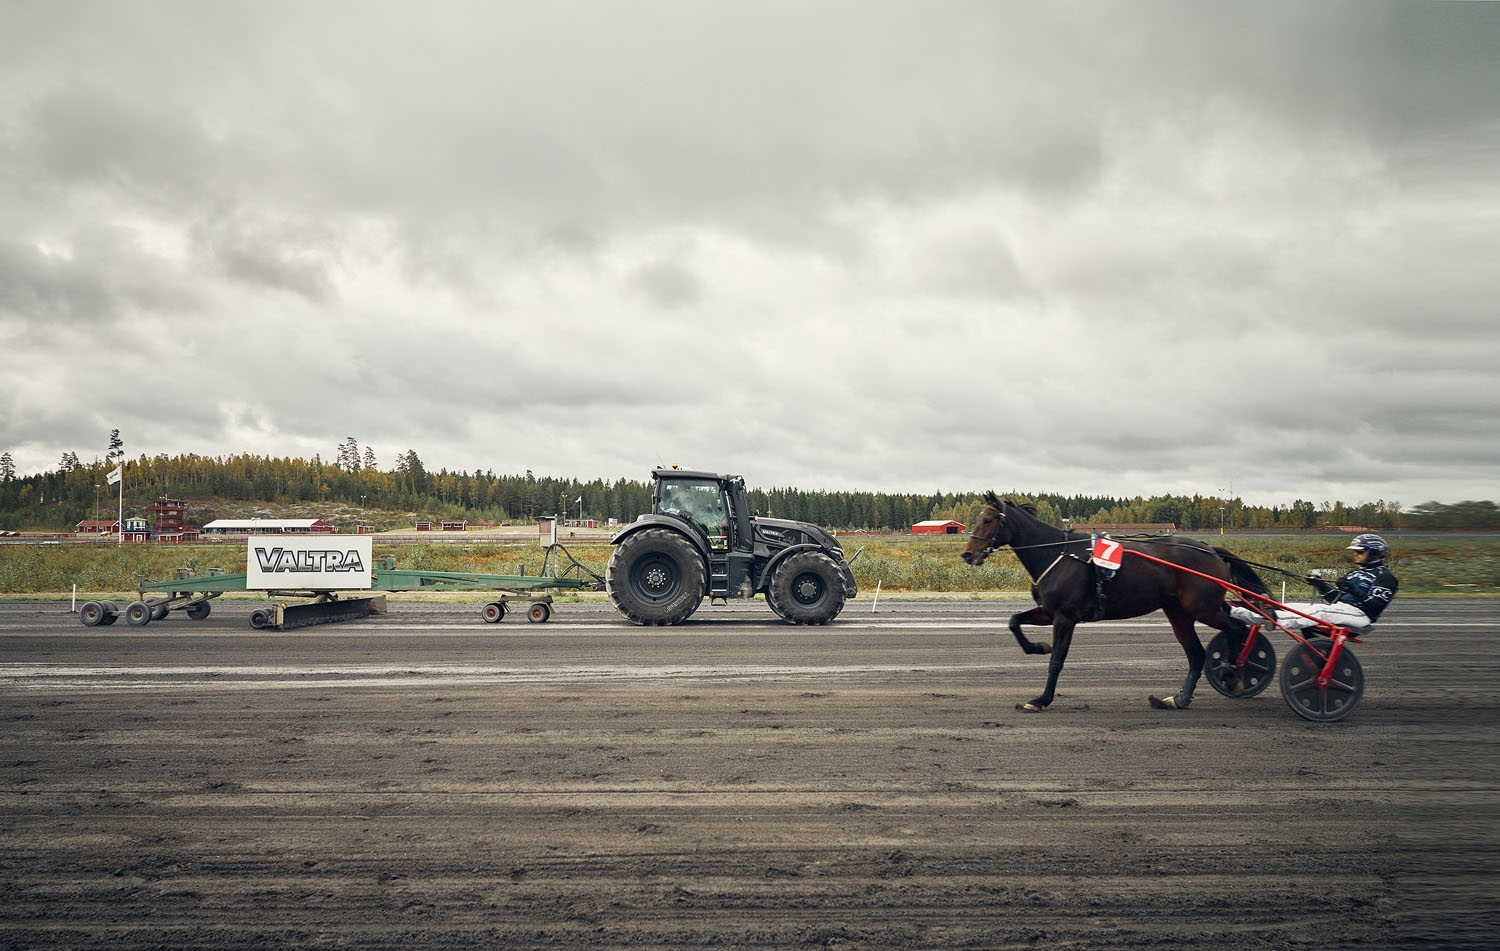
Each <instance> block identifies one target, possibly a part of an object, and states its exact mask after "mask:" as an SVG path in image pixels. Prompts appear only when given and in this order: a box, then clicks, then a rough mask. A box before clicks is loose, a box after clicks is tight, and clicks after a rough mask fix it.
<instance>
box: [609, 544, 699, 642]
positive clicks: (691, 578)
mask: <svg viewBox="0 0 1500 951" xmlns="http://www.w3.org/2000/svg"><path fill="white" fill-rule="evenodd" d="M604 587H605V589H606V590H607V591H608V592H609V599H610V600H611V601H613V602H614V605H615V609H616V610H618V611H619V612H620V613H621V614H623V615H624V616H625V618H626V620H628V621H630V622H631V623H632V624H641V625H671V624H680V623H682V622H683V621H684V620H686V619H687V617H688V615H690V614H692V613H693V612H694V611H695V610H697V608H698V605H699V604H700V603H701V602H702V601H703V594H704V592H705V591H707V590H708V566H707V564H706V563H705V562H704V560H703V556H702V555H701V554H700V553H699V552H698V548H697V546H695V545H694V544H693V543H692V542H691V541H689V540H688V537H687V536H686V535H684V534H682V533H681V532H678V531H673V530H672V529H668V528H645V529H641V530H640V531H638V532H635V533H633V534H630V535H627V536H625V538H623V539H621V540H620V542H619V543H618V544H617V545H615V550H614V552H612V553H611V554H610V556H609V566H608V567H607V568H606V569H605V583H604Z"/></svg>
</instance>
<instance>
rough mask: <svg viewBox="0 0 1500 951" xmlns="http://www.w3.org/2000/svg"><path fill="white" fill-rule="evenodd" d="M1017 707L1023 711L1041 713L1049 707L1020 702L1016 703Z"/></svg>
mask: <svg viewBox="0 0 1500 951" xmlns="http://www.w3.org/2000/svg"><path fill="white" fill-rule="evenodd" d="M1016 709H1017V710H1020V711H1021V712H1022V713H1041V712H1042V711H1043V710H1045V709H1047V708H1046V707H1039V706H1037V705H1036V704H1034V703H1018V704H1016Z"/></svg>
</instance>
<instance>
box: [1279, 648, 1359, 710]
mask: <svg viewBox="0 0 1500 951" xmlns="http://www.w3.org/2000/svg"><path fill="white" fill-rule="evenodd" d="M1308 643H1310V644H1311V645H1312V648H1316V650H1313V649H1311V648H1309V647H1308V646H1307V645H1306V644H1298V645H1297V646H1296V647H1294V648H1292V650H1291V652H1290V653H1288V654H1287V655H1286V661H1285V662H1283V663H1282V665H1281V695H1282V697H1284V698H1286V703H1287V706H1289V707H1291V708H1292V709H1293V710H1295V711H1296V712H1297V716H1299V717H1301V718H1302V719H1304V720H1312V721H1314V722H1315V723H1333V722H1335V721H1337V720H1342V719H1344V718H1345V717H1347V716H1348V715H1349V714H1351V713H1353V712H1354V708H1355V707H1357V706H1359V698H1360V697H1361V696H1362V695H1363V694H1364V692H1365V673H1364V670H1363V669H1362V668H1361V667H1360V666H1359V659H1358V658H1356V657H1355V656H1354V651H1352V650H1350V649H1349V645H1348V644H1345V645H1344V649H1343V650H1342V651H1340V652H1339V660H1338V663H1337V664H1335V665H1334V668H1333V671H1332V672H1331V676H1330V678H1329V680H1328V683H1326V684H1322V685H1320V684H1319V683H1318V677H1319V675H1321V674H1322V672H1323V667H1324V666H1325V664H1326V660H1325V658H1326V657H1327V656H1328V652H1329V651H1331V650H1332V649H1333V641H1331V640H1329V639H1328V638H1326V637H1319V638H1314V639H1313V640H1311V641H1309V642H1308ZM1319 653H1321V654H1322V656H1319Z"/></svg>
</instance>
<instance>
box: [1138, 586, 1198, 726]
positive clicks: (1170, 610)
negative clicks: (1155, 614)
mask: <svg viewBox="0 0 1500 951" xmlns="http://www.w3.org/2000/svg"><path fill="white" fill-rule="evenodd" d="M1162 613H1163V614H1165V615H1166V616H1167V620H1168V621H1170V622H1172V633H1173V634H1174V635H1176V637H1177V643H1179V644H1181V645H1182V651H1183V653H1185V654H1187V660H1188V672H1187V676H1186V677H1184V678H1183V680H1182V687H1181V688H1180V689H1179V690H1178V691H1177V693H1176V694H1174V695H1172V696H1170V697H1167V698H1166V699H1160V698H1158V697H1157V696H1156V695H1155V694H1153V695H1151V696H1150V697H1149V698H1148V699H1149V700H1150V701H1151V705H1152V706H1153V707H1155V708H1156V709H1158V710H1186V709H1187V708H1188V706H1189V705H1190V704H1191V703H1192V702H1193V691H1194V690H1196V689H1198V678H1199V677H1202V676H1203V660H1204V658H1205V657H1206V656H1207V651H1205V650H1204V649H1203V641H1201V640H1199V639H1198V632H1197V631H1196V630H1194V629H1193V616H1192V615H1191V614H1189V613H1188V612H1187V611H1185V610H1184V609H1183V608H1182V606H1181V605H1177V604H1167V605H1163V606H1162Z"/></svg>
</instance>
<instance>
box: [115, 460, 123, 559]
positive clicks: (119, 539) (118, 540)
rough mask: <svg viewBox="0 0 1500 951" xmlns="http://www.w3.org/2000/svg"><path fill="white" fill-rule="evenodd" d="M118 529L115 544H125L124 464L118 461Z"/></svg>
mask: <svg viewBox="0 0 1500 951" xmlns="http://www.w3.org/2000/svg"><path fill="white" fill-rule="evenodd" d="M119 526H120V527H119V528H118V529H117V530H116V531H115V544H116V545H119V546H122V547H123V546H124V544H125V462H124V460H121V461H120V521H119Z"/></svg>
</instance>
